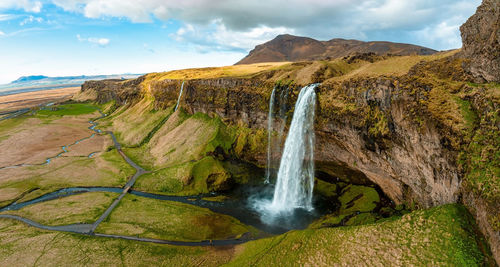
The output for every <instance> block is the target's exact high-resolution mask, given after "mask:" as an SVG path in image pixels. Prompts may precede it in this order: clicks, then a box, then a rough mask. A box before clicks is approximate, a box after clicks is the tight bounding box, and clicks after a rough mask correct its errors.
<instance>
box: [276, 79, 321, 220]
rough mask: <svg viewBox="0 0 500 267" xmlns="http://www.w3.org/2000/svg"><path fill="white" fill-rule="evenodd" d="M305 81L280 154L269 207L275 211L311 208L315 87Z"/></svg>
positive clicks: (315, 85)
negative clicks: (305, 83) (276, 177)
mask: <svg viewBox="0 0 500 267" xmlns="http://www.w3.org/2000/svg"><path fill="white" fill-rule="evenodd" d="M317 86H318V84H311V85H308V86H306V87H304V88H302V89H301V90H300V94H299V98H298V100H297V103H296V104H295V111H294V114H293V118H292V123H291V125H290V130H289V133H288V137H287V138H286V141H285V148H284V150H283V155H282V157H281V162H280V168H279V171H278V180H277V183H276V187H275V189H274V197H273V201H272V203H271V206H270V207H269V208H270V209H271V210H273V211H275V212H281V211H290V210H293V209H295V208H304V209H307V210H312V209H313V206H312V195H313V187H314V142H315V136H314V112H315V108H316V93H315V91H314V90H315V88H316V87H317Z"/></svg>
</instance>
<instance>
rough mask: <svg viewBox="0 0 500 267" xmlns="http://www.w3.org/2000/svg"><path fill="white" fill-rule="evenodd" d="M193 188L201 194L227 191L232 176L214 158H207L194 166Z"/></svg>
mask: <svg viewBox="0 0 500 267" xmlns="http://www.w3.org/2000/svg"><path fill="white" fill-rule="evenodd" d="M192 177H193V183H192V188H193V189H194V190H195V191H196V192H199V193H208V192H210V191H217V190H222V189H227V186H228V183H230V182H231V181H230V179H231V175H230V174H229V173H228V172H227V171H226V170H225V169H224V167H223V166H222V164H221V163H220V162H219V161H218V160H215V159H214V158H212V157H205V158H203V159H202V160H200V161H198V162H197V163H196V164H195V165H194V166H193V171H192Z"/></svg>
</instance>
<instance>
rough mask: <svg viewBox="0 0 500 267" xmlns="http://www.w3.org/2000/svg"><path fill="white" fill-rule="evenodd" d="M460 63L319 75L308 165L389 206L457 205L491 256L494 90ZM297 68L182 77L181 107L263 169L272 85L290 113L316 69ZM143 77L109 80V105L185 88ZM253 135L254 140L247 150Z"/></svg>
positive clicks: (162, 99)
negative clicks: (370, 188) (211, 122)
mask: <svg viewBox="0 0 500 267" xmlns="http://www.w3.org/2000/svg"><path fill="white" fill-rule="evenodd" d="M348 61H350V59H345V62H344V65H342V66H343V67H345V66H346V65H347V66H349V65H354V64H356V66H359V65H364V64H370V65H371V64H378V65H379V66H383V64H382V63H384V61H387V62H388V64H389V62H390V64H392V63H393V62H394V59H393V58H386V59H380V60H379V61H377V62H374V63H366V62H361V63H360V62H359V60H354V61H351V63H347V62H348ZM417 62H418V61H417ZM464 62H465V60H464V59H461V58H460V57H458V56H457V55H455V54H454V53H450V54H448V55H443V56H441V58H439V57H435V58H432V60H426V59H425V58H424V59H423V60H421V61H420V63H417V64H414V65H413V67H411V68H409V70H408V72H407V73H405V74H402V75H401V74H397V73H396V74H394V73H392V72H390V71H389V72H388V73H387V74H381V75H365V76H362V75H360V74H358V75H356V76H353V77H345V75H341V76H335V75H332V76H328V75H327V76H322V77H323V78H327V79H326V80H323V81H322V84H321V85H320V86H319V87H318V88H317V94H318V103H319V104H318V107H317V109H318V110H317V113H316V114H317V115H316V126H315V127H316V134H317V142H316V144H317V145H316V149H315V153H316V155H315V160H316V161H317V168H318V171H320V172H322V173H326V174H328V175H329V176H333V177H342V176H346V173H348V176H350V177H355V176H359V177H363V178H365V179H366V178H368V179H369V180H371V181H373V182H375V183H376V184H378V185H379V186H380V187H381V188H382V190H383V191H384V192H385V193H386V194H387V195H388V196H389V197H391V199H393V200H394V201H395V202H396V203H406V204H411V205H415V206H417V207H423V208H427V207H432V206H437V205H441V204H445V203H454V202H460V201H462V202H464V203H465V204H466V205H467V206H468V207H469V208H470V210H471V211H472V213H473V214H475V215H476V218H477V219H478V222H479V224H480V226H481V227H482V229H483V232H484V233H486V235H487V236H488V237H489V238H490V241H491V243H492V248H493V250H495V249H494V247H495V244H498V243H495V242H498V230H499V229H500V227H499V226H498V221H499V218H498V213H497V212H495V211H498V210H499V207H498V203H500V201H499V188H500V185H499V184H498V183H499V182H498V162H499V158H498V152H497V151H496V150H495V148H496V147H499V146H500V144H499V139H498V133H499V129H498V127H499V126H498V110H499V108H498V107H499V104H500V102H499V94H498V90H500V89H499V85H498V84H495V83H489V84H474V83H471V82H469V81H470V80H471V77H470V75H469V74H468V72H467V71H465V70H464V69H463V67H462V66H463V65H464ZM312 64H324V63H322V62H319V63H312ZM305 65H307V64H305ZM338 65H339V64H337V66H338ZM307 66H309V65H307ZM307 66H306V67H307ZM285 67H286V66H285ZM306 67H304V68H306ZM393 68H397V66H393ZM283 69H285V70H283ZM299 71H300V69H299V70H297V69H296V68H295V67H293V68H291V70H288V69H286V68H284V67H280V69H274V70H270V71H266V72H259V73H256V74H255V75H253V76H252V77H249V78H231V77H228V78H211V79H192V80H190V79H187V80H186V81H185V84H184V93H183V96H182V99H181V107H182V108H183V109H184V110H185V111H186V112H187V113H188V114H195V113H204V114H208V115H209V116H211V117H213V118H221V120H222V122H223V123H224V124H225V125H227V127H228V129H232V130H231V134H230V135H231V138H230V142H232V145H231V147H230V148H229V150H230V151H231V152H230V153H232V154H233V156H236V157H239V158H242V159H244V160H247V161H250V162H253V163H255V164H257V165H261V166H263V165H265V147H266V146H265V142H266V140H265V138H260V139H259V138H258V136H261V137H262V136H265V132H264V130H265V129H266V127H267V113H268V103H269V97H270V95H271V91H272V88H273V87H274V86H278V87H279V88H278V90H282V89H283V88H286V87H289V88H290V89H291V90H289V97H288V101H289V103H288V106H289V107H291V108H290V110H288V112H289V113H292V112H293V104H294V103H295V101H296V98H297V95H298V92H299V90H300V88H301V87H302V86H303V85H305V84H307V82H312V81H313V80H314V79H317V77H318V76H317V75H315V73H316V72H308V73H309V74H310V76H301V77H298V76H297V74H296V73H297V72H299ZM287 72H288V73H289V76H290V77H292V78H300V80H303V81H305V82H306V83H304V84H299V83H295V82H292V83H290V82H283V80H280V78H282V77H286V75H285V74H286V73H287ZM331 73H335V72H331ZM361 74H362V73H361ZM294 75H295V76H294ZM148 76H149V75H146V76H144V77H142V78H140V79H143V81H144V82H143V83H142V84H141V85H140V86H137V87H136V91H137V92H132V90H131V89H130V87H129V84H133V82H132V81H130V82H128V83H124V82H122V81H120V82H118V83H115V85H114V86H116V87H114V88H113V89H112V90H114V92H115V96H116V99H115V101H116V103H126V102H127V101H129V102H140V100H141V99H142V98H144V97H148V98H150V99H151V101H153V103H154V108H155V109H158V110H163V109H168V107H171V106H172V105H174V104H175V102H176V101H177V97H178V93H179V90H180V84H181V82H182V81H180V80H172V79H164V80H155V79H151V78H149V77H148ZM108 83H109V82H108ZM283 84H285V85H283ZM117 87H118V88H117ZM102 88H106V89H101V87H95V86H93V84H88V83H87V84H85V85H84V86H83V87H82V90H84V91H85V90H95V91H97V96H98V97H97V100H98V101H105V100H103V99H106V100H108V98H107V97H104V96H103V97H99V96H100V95H101V93H100V90H103V91H104V94H105V95H106V96H109V95H113V94H110V93H109V87H102ZM131 96H135V97H131ZM289 117H290V116H289ZM256 133H260V134H257V135H256ZM249 137H252V138H249ZM256 138H257V139H259V141H257V143H256V144H254V143H255V142H256V140H255V139H256ZM251 139H253V140H251ZM229 150H228V151H229ZM214 151H215V150H214ZM495 240H496V241H495ZM497 247H498V246H497Z"/></svg>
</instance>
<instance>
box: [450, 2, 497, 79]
mask: <svg viewBox="0 0 500 267" xmlns="http://www.w3.org/2000/svg"><path fill="white" fill-rule="evenodd" d="M460 31H461V33H462V42H463V52H464V55H465V56H466V57H467V58H469V59H470V64H469V65H468V67H467V68H468V69H469V70H470V72H471V73H472V74H473V75H474V77H475V78H476V80H477V81H478V82H482V81H488V82H494V81H496V82H500V1H498V0H484V1H483V3H482V4H481V5H480V6H479V7H478V8H477V11H476V14H474V15H473V16H472V17H470V18H469V19H468V20H467V22H466V23H465V24H464V25H462V27H460Z"/></svg>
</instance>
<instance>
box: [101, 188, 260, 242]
mask: <svg viewBox="0 0 500 267" xmlns="http://www.w3.org/2000/svg"><path fill="white" fill-rule="evenodd" d="M96 232H99V233H106V234H121V235H131V236H140V237H149V238H159V239H167V240H178V241H201V240H208V239H226V238H234V237H238V236H240V235H242V234H244V233H247V232H256V230H255V229H253V228H252V227H249V226H246V225H244V224H242V223H241V222H239V221H238V220H236V219H234V218H232V217H230V216H227V215H222V214H217V213H214V212H211V211H210V210H208V209H205V208H200V207H197V206H194V205H188V204H184V203H178V202H172V201H162V200H155V199H148V198H144V197H138V196H133V195H126V196H125V197H124V198H123V199H122V201H121V202H120V204H119V206H118V207H117V208H115V210H114V211H113V212H112V213H111V215H110V217H109V218H108V219H107V220H106V221H104V222H103V223H102V224H101V225H99V227H98V228H97V230H96Z"/></svg>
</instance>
